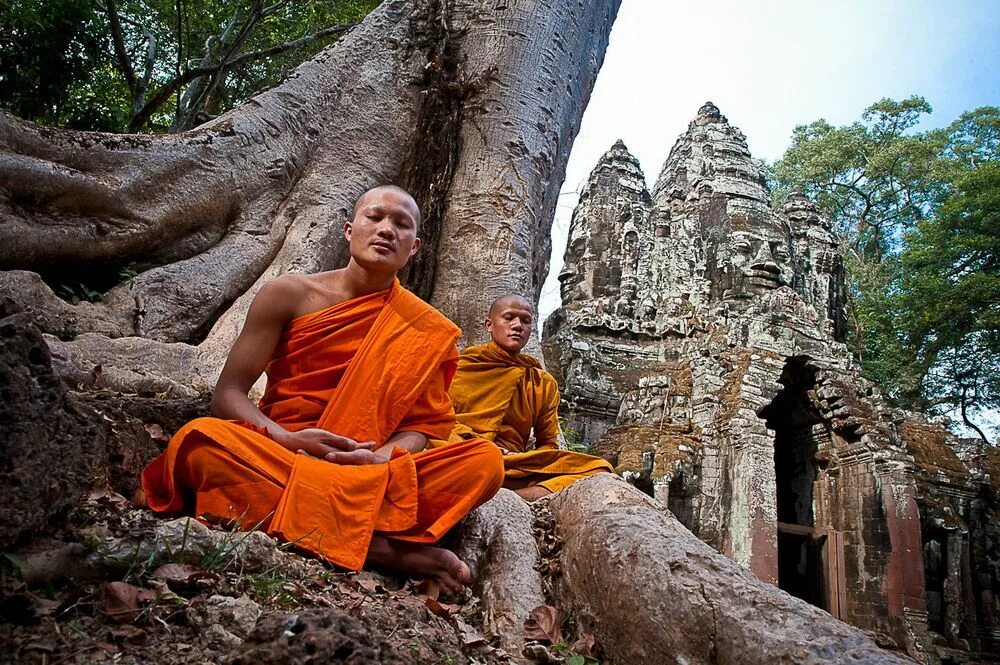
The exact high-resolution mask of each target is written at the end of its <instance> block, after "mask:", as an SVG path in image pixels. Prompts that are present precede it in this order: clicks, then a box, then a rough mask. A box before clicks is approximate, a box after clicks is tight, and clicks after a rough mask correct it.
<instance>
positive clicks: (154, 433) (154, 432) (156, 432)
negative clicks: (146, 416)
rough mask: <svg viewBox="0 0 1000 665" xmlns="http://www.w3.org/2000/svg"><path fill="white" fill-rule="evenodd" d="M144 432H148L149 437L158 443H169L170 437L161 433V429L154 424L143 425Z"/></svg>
mask: <svg viewBox="0 0 1000 665" xmlns="http://www.w3.org/2000/svg"><path fill="white" fill-rule="evenodd" d="M143 427H145V428H146V431H147V432H149V436H151V437H152V438H154V439H159V440H160V441H169V440H170V437H169V436H167V435H166V434H164V433H163V428H162V427H160V426H159V425H157V424H156V423H147V424H146V425H143Z"/></svg>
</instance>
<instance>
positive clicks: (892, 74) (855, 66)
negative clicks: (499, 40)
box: [538, 0, 1000, 437]
mask: <svg viewBox="0 0 1000 665" xmlns="http://www.w3.org/2000/svg"><path fill="white" fill-rule="evenodd" d="M910 95H921V96H923V97H924V98H925V99H927V101H928V102H930V104H931V106H932V107H933V109H934V113H933V114H931V115H930V116H928V117H926V119H925V120H924V121H923V123H922V124H921V126H920V129H930V128H933V127H941V126H945V125H948V124H949V123H950V122H951V121H952V120H954V119H955V118H957V117H958V116H959V115H961V113H962V112H964V111H966V110H970V109H973V108H976V107H978V106H986V105H992V106H996V105H1000V0H936V1H932V0H833V1H831V0H823V1H819V0H744V1H742V2H740V1H738V0H708V1H705V0H622V4H621V9H620V10H619V12H618V18H617V20H616V21H615V25H614V28H613V29H612V32H611V41H610V44H609V46H608V50H607V53H606V55H605V60H604V65H603V67H602V68H601V72H600V74H599V75H598V77H597V83H596V84H595V86H594V91H593V94H592V95H591V99H590V103H589V105H588V106H587V109H586V111H585V113H584V116H583V122H582V124H581V127H580V133H579V135H578V136H577V138H576V142H575V143H574V145H573V150H572V153H571V154H570V158H569V163H568V165H567V169H566V181H565V182H564V183H563V187H562V190H561V194H560V198H559V206H558V208H557V210H556V216H555V220H554V222H553V225H552V262H551V269H550V272H549V276H548V279H547V280H546V282H545V285H544V287H543V289H542V298H541V301H540V303H539V314H540V317H541V320H544V319H545V317H547V316H548V315H549V314H550V313H551V312H552V311H553V310H555V309H556V308H557V307H558V306H559V304H560V303H559V282H558V280H557V279H556V277H557V275H558V274H559V271H560V270H561V269H562V263H563V261H562V257H563V252H564V251H565V248H566V235H567V232H568V230H569V222H570V217H571V215H572V213H573V207H574V206H575V205H576V201H577V192H578V190H580V189H581V188H582V187H583V185H584V184H585V183H586V180H587V176H588V175H589V174H590V171H591V169H592V168H593V167H594V165H595V164H596V163H597V160H598V158H600V156H601V155H602V154H603V153H604V152H605V151H606V150H607V149H608V148H610V147H611V146H612V145H613V144H614V142H615V141H616V140H618V139H622V140H623V141H624V142H625V145H627V146H628V148H629V150H630V151H631V152H632V154H634V155H635V156H636V157H637V158H638V159H639V163H640V164H641V166H642V168H643V171H644V172H645V174H646V182H647V184H649V185H650V186H652V184H653V183H654V182H655V181H656V177H657V176H658V175H659V172H660V168H661V167H662V165H663V162H664V161H665V160H666V157H667V154H668V153H669V151H670V148H671V147H672V146H673V144H674V141H676V139H677V137H678V136H679V135H680V134H682V133H683V132H684V131H685V130H686V129H687V125H688V123H689V122H690V121H691V120H692V119H693V118H694V116H695V114H696V113H697V111H698V108H699V107H700V106H701V105H702V104H703V103H705V102H706V101H712V102H714V103H715V105H716V106H718V107H719V109H720V110H721V111H722V113H723V114H724V115H726V116H727V117H728V118H729V121H730V123H732V124H733V125H735V126H737V127H739V128H740V129H742V130H743V133H744V134H746V136H747V142H748V143H749V146H750V151H751V153H752V154H753V155H754V157H757V158H758V159H764V160H767V161H774V160H777V159H779V158H780V157H781V156H782V154H783V153H784V151H785V149H786V148H787V147H788V145H789V143H790V141H791V135H792V130H793V129H794V128H795V126H796V125H802V124H807V123H809V122H812V121H814V120H817V119H819V118H825V119H826V120H828V121H830V122H831V123H833V124H834V125H844V124H849V123H851V122H853V121H855V120H858V119H860V117H861V113H862V112H863V111H864V109H865V108H866V107H867V106H869V105H871V104H872V103H873V102H875V101H878V100H879V99H882V98H883V97H891V98H893V99H896V100H899V99H903V98H905V97H909V96H910ZM538 329H539V332H540V331H541V326H538ZM984 415H986V421H987V422H986V423H983V424H986V425H987V426H988V429H989V430H990V433H991V434H992V436H993V437H996V436H997V435H998V434H1000V414H998V413H989V414H984Z"/></svg>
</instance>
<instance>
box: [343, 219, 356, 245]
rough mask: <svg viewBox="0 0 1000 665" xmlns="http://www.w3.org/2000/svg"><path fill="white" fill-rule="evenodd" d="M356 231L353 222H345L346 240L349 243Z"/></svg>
mask: <svg viewBox="0 0 1000 665" xmlns="http://www.w3.org/2000/svg"><path fill="white" fill-rule="evenodd" d="M353 231H354V227H353V226H352V225H351V220H347V221H346V222H344V238H346V239H347V242H350V241H351V233H352V232H353Z"/></svg>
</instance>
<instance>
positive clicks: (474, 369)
mask: <svg viewBox="0 0 1000 665" xmlns="http://www.w3.org/2000/svg"><path fill="white" fill-rule="evenodd" d="M449 395H450V396H451V401H452V404H453V405H454V407H455V418H456V420H458V425H457V426H456V427H455V431H454V432H453V433H452V437H451V440H452V441H458V440H462V439H471V438H474V437H478V438H483V439H487V440H489V441H493V442H494V443H495V444H497V446H499V447H500V449H501V450H503V452H504V457H503V463H504V471H505V473H504V483H503V486H504V487H506V488H508V489H521V488H524V487H530V486H532V485H541V486H542V487H544V488H545V489H547V490H549V491H550V492H558V491H559V490H561V489H563V488H564V487H568V486H569V485H571V484H573V483H574V482H576V481H577V480H579V479H581V478H585V477H587V476H592V475H594V474H595V473H600V472H601V471H611V470H612V467H611V464H610V463H608V462H607V461H606V460H604V459H601V458H600V457H594V456H593V455H585V454H583V453H577V452H573V451H570V450H561V449H560V448H559V441H558V436H559V387H558V385H557V384H556V380H555V379H554V378H552V375H551V374H549V373H548V372H546V371H545V370H543V369H542V368H541V363H539V362H538V360H537V359H536V358H533V357H531V356H529V355H525V354H523V353H518V354H510V353H508V352H507V351H504V350H503V349H501V348H500V347H499V346H497V345H496V344H495V343H494V342H490V343H489V344H483V345H479V346H471V347H469V348H467V349H466V350H465V351H463V352H462V354H461V356H459V359H458V372H457V373H456V374H455V380H454V381H453V382H452V384H451V389H450V390H449ZM532 431H534V435H535V441H534V445H533V446H532V448H531V449H530V450H529V449H528V446H529V443H530V436H531V434H532Z"/></svg>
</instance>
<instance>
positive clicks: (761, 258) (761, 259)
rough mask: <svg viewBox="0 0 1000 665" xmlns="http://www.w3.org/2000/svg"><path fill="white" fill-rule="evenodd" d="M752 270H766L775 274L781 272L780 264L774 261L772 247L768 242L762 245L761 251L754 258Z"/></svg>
mask: <svg viewBox="0 0 1000 665" xmlns="http://www.w3.org/2000/svg"><path fill="white" fill-rule="evenodd" d="M750 268H751V269H754V270H766V271H768V272H773V273H778V272H780V269H779V268H778V264H777V262H776V261H775V260H774V255H773V254H772V253H771V246H770V245H768V244H767V243H766V242H764V243H761V245H760V249H758V250H757V253H756V254H755V255H754V257H753V261H752V262H751V264H750Z"/></svg>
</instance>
